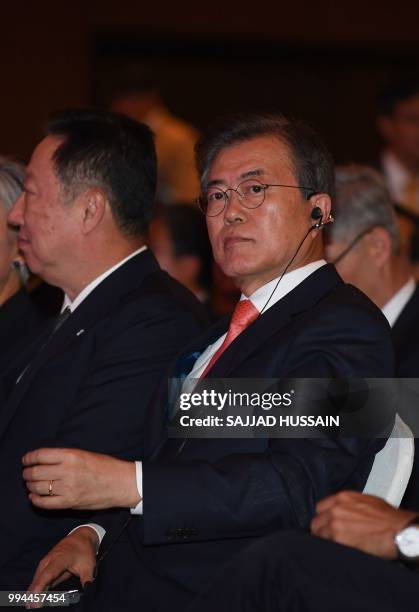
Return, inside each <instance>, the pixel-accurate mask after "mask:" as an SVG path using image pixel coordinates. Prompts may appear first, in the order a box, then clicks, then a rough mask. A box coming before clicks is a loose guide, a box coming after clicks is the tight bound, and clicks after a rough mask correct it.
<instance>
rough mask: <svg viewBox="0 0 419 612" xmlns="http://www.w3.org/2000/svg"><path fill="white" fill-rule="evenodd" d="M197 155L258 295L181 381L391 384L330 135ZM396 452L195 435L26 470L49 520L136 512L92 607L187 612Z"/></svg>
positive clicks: (205, 185) (76, 538) (72, 564)
mask: <svg viewBox="0 0 419 612" xmlns="http://www.w3.org/2000/svg"><path fill="white" fill-rule="evenodd" d="M197 159H198V167H199V170H200V176H201V184H202V197H201V206H202V209H203V211H204V212H205V214H206V218H207V227H208V231H209V237H210V241H211V245H212V250H213V254H214V258H215V260H216V261H217V263H218V264H219V265H220V266H221V268H222V270H223V272H224V273H225V274H226V275H227V276H229V277H231V278H233V279H234V281H235V283H236V285H237V286H238V288H239V289H240V291H241V292H242V296H241V300H240V301H239V302H238V304H237V306H236V308H235V311H234V313H233V315H232V317H226V318H225V319H223V320H221V321H220V322H218V323H216V324H215V325H213V326H212V327H211V328H210V329H209V330H208V331H207V332H206V333H205V334H203V335H202V336H201V337H200V338H198V339H197V340H196V342H193V343H191V345H190V346H189V347H188V348H187V349H186V350H185V351H184V352H183V353H182V354H181V355H180V356H179V358H178V360H177V361H176V363H175V365H174V367H173V369H172V373H173V376H177V377H179V378H181V379H183V378H184V377H185V376H186V377H187V379H186V381H185V385H189V384H193V383H192V381H193V380H194V379H205V380H201V381H200V382H198V383H197V384H198V388H201V387H200V386H201V385H202V384H206V383H208V384H209V383H211V380H212V379H217V378H241V379H246V378H250V379H252V378H262V379H263V378H277V379H287V378H292V379H300V378H302V379H306V378H327V379H330V378H333V377H337V378H340V377H341V378H357V377H377V378H380V377H391V376H392V375H393V354H392V346H391V339H390V335H389V329H388V325H387V323H386V321H385V319H384V317H383V315H382V313H381V312H380V311H379V309H378V308H377V307H376V306H375V305H374V304H373V303H372V302H371V301H370V300H369V299H368V298H367V297H366V296H365V295H364V294H362V293H361V292H359V291H358V290H357V289H355V288H354V287H352V286H350V285H345V284H344V283H343V282H342V280H341V278H340V277H339V275H338V274H337V273H336V271H335V269H334V268H333V266H331V265H327V264H326V262H325V261H324V254H323V243H322V228H323V226H324V225H325V224H326V223H327V222H328V221H329V220H330V218H331V216H330V215H331V197H332V195H333V187H334V168H333V162H332V160H331V157H330V154H329V153H328V151H327V149H326V148H325V146H324V145H323V144H322V142H321V141H320V140H319V137H318V135H317V134H316V133H315V132H313V131H312V129H311V128H309V127H308V126H305V125H304V124H300V123H298V122H293V121H289V120H287V119H285V118H284V117H282V116H279V117H271V116H264V115H262V116H259V115H251V116H249V117H244V118H243V117H241V118H237V119H234V120H229V121H227V122H225V123H222V124H221V125H218V126H216V127H215V128H214V129H213V131H210V132H209V133H208V134H207V136H206V137H204V139H203V140H202V141H201V143H200V144H199V146H198V149H197ZM322 399H323V398H320V400H322ZM319 403H320V404H322V402H321V401H320V402H319ZM233 435H234V433H232V434H231V436H233ZM384 443H385V440H384V439H379V438H373V437H364V438H361V437H359V438H343V437H342V438H340V439H338V438H336V437H334V436H333V435H327V436H324V435H323V436H320V435H319V436H318V437H314V438H299V439H297V438H289V439H288V438H275V437H271V438H270V437H269V436H268V435H263V436H259V437H258V436H253V437H249V438H244V437H236V438H233V437H229V438H211V439H210V438H205V439H199V438H194V437H189V438H186V437H185V438H181V439H176V438H173V439H168V440H167V441H166V442H164V443H163V444H162V445H161V446H160V447H159V448H158V449H157V450H156V452H155V454H154V455H153V457H152V459H151V460H149V461H144V462H137V463H134V462H131V461H121V460H117V459H114V458H112V457H109V456H106V455H103V454H96V453H87V452H85V451H80V450H71V449H46V448H44V449H37V450H35V451H33V452H32V453H29V454H27V455H26V456H25V457H24V459H23V461H24V464H25V466H26V467H25V470H24V473H23V475H24V478H25V480H26V483H27V486H28V489H29V499H30V501H31V502H32V503H33V504H34V505H35V506H37V507H39V508H41V509H43V510H44V511H48V509H49V510H51V509H54V508H55V509H59V508H61V509H62V508H84V509H104V508H111V507H114V508H125V509H126V510H125V511H121V512H120V516H118V517H117V520H116V523H117V524H116V525H115V526H114V527H112V526H111V525H109V524H108V525H107V528H108V533H107V535H106V537H105V540H104V541H103V545H102V547H103V548H102V550H103V551H106V550H108V548H109V547H110V549H109V554H107V555H105V557H104V558H103V561H101V562H100V564H99V567H98V576H97V578H96V579H95V581H94V583H93V584H92V585H91V586H89V588H88V589H87V590H86V593H85V594H84V595H83V600H84V602H83V603H82V604H81V605H83V606H85V607H86V609H88V610H96V609H97V610H101V612H103V610H112V611H115V610H121V609H133V608H134V606H136V607H141V606H142V607H143V608H144V609H145V610H165V611H166V610H167V609H168V608H169V607H170V609H171V610H172V611H175V610H183V609H185V607H186V606H187V605H188V604H189V603H191V602H192V600H193V599H194V597H196V596H197V595H198V594H199V593H200V592H201V591H203V590H204V589H205V587H206V586H207V585H208V584H209V583H210V582H211V580H212V578H213V576H214V575H215V573H216V572H217V570H219V569H220V568H222V567H223V566H224V565H225V564H227V563H228V562H229V561H230V559H231V558H233V556H234V555H235V554H240V552H241V551H243V550H244V548H245V547H246V546H247V545H249V543H251V542H254V541H255V540H257V539H258V538H261V537H263V536H264V535H267V534H269V533H272V532H275V531H276V530H278V529H286V528H292V527H295V528H302V529H304V528H307V527H308V526H309V523H310V519H311V517H312V516H313V514H314V509H315V504H316V501H318V500H319V499H321V498H322V497H325V496H326V495H330V494H332V493H335V492H337V491H339V490H341V489H343V488H349V487H351V488H355V489H358V490H362V489H363V487H364V485H365V482H366V480H367V477H368V475H369V472H370V470H371V466H372V463H373V461H374V457H375V453H376V452H377V451H378V450H380V449H381V448H382V446H383V445H384ZM51 483H53V491H52V493H53V494H52V495H50V494H49V493H50V492H51ZM129 509H132V511H133V513H134V516H133V518H132V519H131V520H129V521H128V522H127V517H129ZM119 521H121V524H120V525H119ZM124 524H125V527H123V525H124ZM121 530H122V531H123V533H122V535H121V537H119V538H118V533H119V534H120V533H121ZM97 546H98V537H97V535H96V532H95V530H94V529H92V528H90V527H82V528H80V529H78V530H76V531H75V532H73V533H72V534H70V535H69V536H68V537H67V538H64V540H62V541H61V542H60V543H58V544H57V546H56V547H55V548H54V549H53V550H52V551H51V552H50V553H49V554H48V555H47V556H46V557H45V559H44V560H43V561H42V562H41V564H40V566H39V569H38V571H37V573H36V576H35V578H34V581H33V583H32V585H31V589H32V590H43V589H44V588H45V587H46V585H48V584H55V583H56V582H57V581H58V582H60V581H62V580H63V579H64V578H65V577H67V576H68V571H70V572H72V573H73V574H75V575H78V576H80V577H81V580H82V582H83V583H85V582H86V581H88V580H91V579H92V576H93V570H94V565H95V553H96V550H97ZM99 554H101V553H99Z"/></svg>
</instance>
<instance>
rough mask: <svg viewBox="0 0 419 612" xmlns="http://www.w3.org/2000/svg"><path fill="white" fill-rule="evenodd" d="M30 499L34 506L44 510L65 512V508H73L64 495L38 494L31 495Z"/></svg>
mask: <svg viewBox="0 0 419 612" xmlns="http://www.w3.org/2000/svg"><path fill="white" fill-rule="evenodd" d="M28 497H29V500H30V501H31V503H32V504H33V505H34V506H36V507H37V508H42V509H43V510H64V509H65V508H71V507H72V506H71V501H70V500H69V499H66V498H65V497H64V496H62V495H55V494H54V495H38V494H37V493H30V494H29V496H28Z"/></svg>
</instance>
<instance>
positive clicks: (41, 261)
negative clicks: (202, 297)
mask: <svg viewBox="0 0 419 612" xmlns="http://www.w3.org/2000/svg"><path fill="white" fill-rule="evenodd" d="M155 183H156V156H155V149H154V144H153V137H152V134H151V131H150V130H149V128H148V127H147V126H145V125H142V124H139V123H137V122H135V121H133V120H132V119H129V118H128V117H126V116H123V115H117V114H115V113H111V112H99V111H95V110H89V109H79V110H74V111H66V112H63V113H58V114H56V115H53V116H52V117H50V119H49V122H48V129H47V134H46V136H45V138H44V139H43V140H42V141H41V142H40V143H39V144H38V146H37V147H36V148H35V150H34V152H33V154H32V157H31V160H30V163H29V165H28V167H27V168H26V172H25V181H24V190H23V192H22V193H21V194H20V196H19V198H18V199H17V201H16V202H15V203H14V205H13V207H12V209H11V210H10V212H9V215H8V219H9V223H11V224H13V225H14V226H16V227H18V228H19V234H18V245H19V248H20V249H21V251H22V252H23V255H24V257H25V261H26V262H27V264H28V266H29V267H30V269H31V271H32V272H33V273H35V274H38V275H39V276H40V277H41V278H43V279H44V280H45V281H47V282H49V283H50V284H52V285H54V286H58V287H60V288H61V289H62V290H63V291H64V294H65V297H64V303H63V305H62V311H61V314H60V316H59V317H58V318H57V319H55V320H54V321H53V323H52V324H51V325H50V326H49V327H48V329H47V330H45V332H44V333H43V334H42V336H41V337H39V338H38V339H37V340H36V341H35V342H33V343H32V344H31V345H30V346H28V347H27V349H26V350H25V351H24V352H23V353H22V354H21V355H19V359H17V360H16V361H14V362H13V363H11V364H10V366H9V367H8V368H7V370H5V372H4V375H3V380H2V384H1V386H0V399H1V411H0V440H1V444H0V480H1V482H2V485H3V493H4V494H3V503H2V504H1V506H0V541H1V547H0V588H2V589H9V590H10V589H13V590H16V589H23V588H25V586H26V585H27V584H28V581H29V580H30V578H31V576H32V574H33V570H34V567H36V565H37V563H38V561H39V560H40V559H41V558H42V556H43V555H44V554H45V553H46V551H47V550H48V549H49V548H50V547H51V545H52V544H53V543H54V542H55V541H56V540H57V537H62V536H64V535H65V534H66V533H68V531H69V529H71V528H72V527H73V526H75V525H77V524H79V523H80V514H79V513H71V512H67V513H59V512H58V513H50V514H49V515H47V514H45V513H40V512H38V511H36V509H35V508H34V507H33V506H31V505H30V504H28V500H27V496H26V494H25V491H24V489H23V488H22V483H21V480H20V478H19V476H18V474H19V470H20V463H21V456H22V453H24V452H27V451H28V450H30V449H31V448H32V449H33V448H35V447H37V446H39V445H43V444H46V445H47V446H51V447H54V446H61V445H64V446H70V447H74V446H77V447H82V448H85V449H90V450H92V451H93V450H95V451H102V452H111V453H113V454H115V455H117V456H119V457H123V458H126V459H128V458H134V457H137V456H138V455H140V456H141V455H142V456H144V454H145V446H146V444H149V445H150V447H152V446H153V440H154V442H156V441H157V440H159V438H160V433H161V429H162V427H163V420H164V415H163V411H160V412H159V411H157V410H154V411H150V410H149V408H150V405H151V398H152V396H153V394H154V393H155V392H156V389H157V388H158V386H159V382H160V378H161V377H162V376H163V374H164V373H165V371H166V368H167V366H168V365H169V363H170V362H171V360H172V359H173V357H174V356H175V355H176V354H177V352H178V351H179V350H180V348H181V347H182V346H183V345H184V344H186V343H187V342H188V341H189V340H191V338H192V337H194V335H195V334H196V332H197V331H198V330H200V328H201V318H202V319H203V318H204V316H203V315H202V309H201V306H200V305H199V303H198V302H197V301H196V300H195V298H194V297H193V296H192V294H191V293H190V292H188V291H187V290H186V289H184V288H183V287H182V286H181V285H179V284H178V283H177V282H176V281H174V280H173V279H171V278H170V277H169V276H168V275H167V274H166V273H164V272H162V271H161V270H160V268H159V266H158V264H157V262H156V260H155V258H154V257H153V255H152V253H151V252H150V251H149V250H148V249H147V247H146V245H145V236H146V232H147V226H148V222H149V219H150V217H151V213H152V208H153V201H154V190H155ZM146 426H147V428H148V431H149V435H148V437H147V439H145V437H144V428H145V427H146ZM151 432H155V434H154V433H151ZM153 435H155V438H153ZM57 486H59V483H58V482H54V481H53V480H52V479H51V481H50V483H49V494H50V495H51V496H52V495H53V494H54V489H55V490H56V489H57Z"/></svg>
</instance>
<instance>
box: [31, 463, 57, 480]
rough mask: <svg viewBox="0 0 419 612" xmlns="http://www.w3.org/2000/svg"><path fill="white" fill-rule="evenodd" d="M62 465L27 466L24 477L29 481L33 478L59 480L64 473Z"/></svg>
mask: <svg viewBox="0 0 419 612" xmlns="http://www.w3.org/2000/svg"><path fill="white" fill-rule="evenodd" d="M61 472H62V468H61V466H60V465H36V466H33V467H27V468H25V469H24V470H23V472H22V476H23V479H24V480H26V482H28V481H33V480H59V478H61V476H62V474H61Z"/></svg>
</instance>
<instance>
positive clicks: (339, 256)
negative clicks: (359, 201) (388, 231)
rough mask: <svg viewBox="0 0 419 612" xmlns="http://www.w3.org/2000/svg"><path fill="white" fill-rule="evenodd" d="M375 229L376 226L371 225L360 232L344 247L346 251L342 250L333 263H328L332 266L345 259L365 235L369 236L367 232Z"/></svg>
mask: <svg viewBox="0 0 419 612" xmlns="http://www.w3.org/2000/svg"><path fill="white" fill-rule="evenodd" d="M376 227H377V225H372V226H371V227H367V229H364V230H363V231H362V232H360V233H359V234H357V236H355V238H354V239H353V240H352V241H351V242H350V243H349V244H348V246H347V247H346V249H343V251H342V253H340V254H339V255H338V256H337V257H335V259H334V260H333V261H331V262H330V263H332V264H333V265H334V266H335V265H336V264H337V263H339V262H340V261H342V259H343V258H344V257H346V256H347V255H348V253H350V252H351V251H352V249H353V248H354V246H355V245H356V244H358V242H359V241H360V240H361V239H362V238H363V237H364V236H366V235H367V234H369V232H371V231H372V230H373V229H375V228H376Z"/></svg>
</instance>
